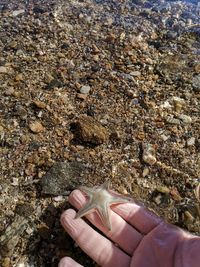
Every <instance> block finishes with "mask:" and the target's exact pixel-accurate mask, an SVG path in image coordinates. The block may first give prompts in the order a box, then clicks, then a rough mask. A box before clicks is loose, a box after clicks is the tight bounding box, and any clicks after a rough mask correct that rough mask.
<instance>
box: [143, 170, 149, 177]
mask: <svg viewBox="0 0 200 267" xmlns="http://www.w3.org/2000/svg"><path fill="white" fill-rule="evenodd" d="M148 174H149V168H144V170H143V172H142V177H146V176H147V175H148Z"/></svg>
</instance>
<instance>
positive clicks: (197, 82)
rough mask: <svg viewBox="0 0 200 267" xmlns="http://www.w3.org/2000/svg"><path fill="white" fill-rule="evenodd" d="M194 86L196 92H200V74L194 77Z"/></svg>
mask: <svg viewBox="0 0 200 267" xmlns="http://www.w3.org/2000/svg"><path fill="white" fill-rule="evenodd" d="M192 86H193V89H194V91H195V92H200V74H198V75H196V76H194V77H193V78H192Z"/></svg>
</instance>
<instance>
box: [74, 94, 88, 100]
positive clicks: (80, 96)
mask: <svg viewBox="0 0 200 267" xmlns="http://www.w3.org/2000/svg"><path fill="white" fill-rule="evenodd" d="M76 97H77V98H78V99H81V100H86V99H87V95H86V94H77V95H76Z"/></svg>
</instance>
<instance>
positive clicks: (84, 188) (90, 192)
mask: <svg viewBox="0 0 200 267" xmlns="http://www.w3.org/2000/svg"><path fill="white" fill-rule="evenodd" d="M79 189H80V190H81V191H82V192H84V193H85V194H86V195H88V196H89V197H91V196H92V195H93V194H94V192H95V190H94V189H93V188H90V187H87V186H80V187H79Z"/></svg>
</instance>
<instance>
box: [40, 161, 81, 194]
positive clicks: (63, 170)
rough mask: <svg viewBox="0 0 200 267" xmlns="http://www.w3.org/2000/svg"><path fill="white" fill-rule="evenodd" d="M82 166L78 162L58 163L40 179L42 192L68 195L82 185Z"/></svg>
mask: <svg viewBox="0 0 200 267" xmlns="http://www.w3.org/2000/svg"><path fill="white" fill-rule="evenodd" d="M84 170H85V168H84V165H83V164H81V163H79V162H75V161H74V162H58V163H55V164H54V165H53V166H52V167H51V169H50V170H49V171H48V172H47V173H46V174H45V175H44V176H43V177H42V179H41V186H42V192H43V193H45V194H50V195H68V194H69V193H70V192H71V191H72V190H73V189H75V188H77V187H78V186H80V185H82V184H83V171H84Z"/></svg>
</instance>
